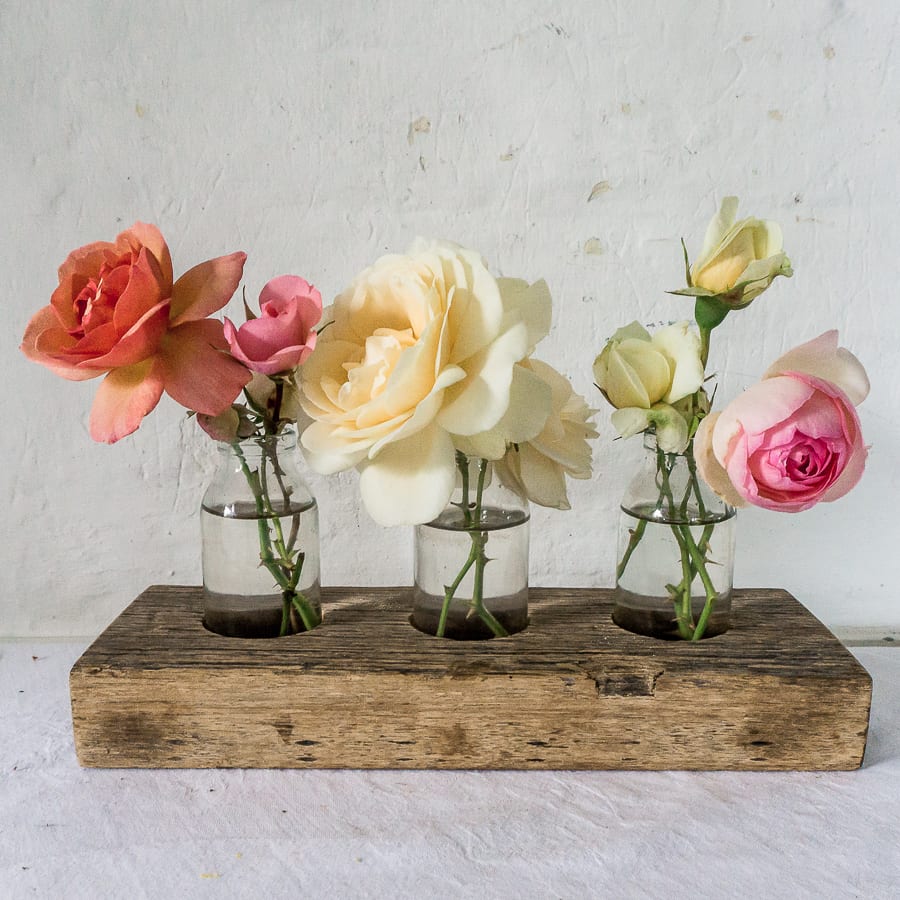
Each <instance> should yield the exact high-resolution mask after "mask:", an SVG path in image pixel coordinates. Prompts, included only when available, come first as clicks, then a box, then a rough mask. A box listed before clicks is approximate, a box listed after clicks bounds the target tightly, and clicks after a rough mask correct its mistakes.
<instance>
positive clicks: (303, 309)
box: [225, 275, 322, 375]
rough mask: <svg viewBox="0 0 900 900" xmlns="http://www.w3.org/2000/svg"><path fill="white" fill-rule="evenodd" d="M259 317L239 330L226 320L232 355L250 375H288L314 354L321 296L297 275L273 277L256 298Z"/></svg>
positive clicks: (249, 321) (226, 330)
mask: <svg viewBox="0 0 900 900" xmlns="http://www.w3.org/2000/svg"><path fill="white" fill-rule="evenodd" d="M259 311H260V315H259V317H258V318H256V319H250V320H248V321H247V322H244V324H243V325H241V327H240V328H235V326H234V324H233V323H232V322H231V321H230V320H229V319H225V338H226V340H227V341H228V346H229V347H230V348H231V353H232V356H234V357H235V359H239V360H240V361H241V362H242V363H243V364H244V365H245V366H246V367H247V368H248V369H250V370H251V371H253V372H261V373H262V374H263V375H277V374H280V373H283V372H290V371H291V369H293V368H295V367H296V366H299V365H300V364H301V363H302V362H304V361H305V360H306V358H307V357H308V356H309V355H310V353H312V352H313V349H314V348H315V346H316V332H315V331H313V329H314V328H315V326H316V325H317V324H318V322H319V319H320V318H321V317H322V295H321V294H320V293H319V292H318V291H317V290H316V288H314V287H313V286H312V285H311V284H310V283H309V282H308V281H306V280H305V279H303V278H299V277H298V276H296V275H281V276H280V277H278V278H273V279H272V280H271V281H270V282H269V283H268V284H267V285H266V286H265V287H264V288H263V289H262V292H261V293H260V295H259Z"/></svg>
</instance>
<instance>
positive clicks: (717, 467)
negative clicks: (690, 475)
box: [694, 413, 746, 506]
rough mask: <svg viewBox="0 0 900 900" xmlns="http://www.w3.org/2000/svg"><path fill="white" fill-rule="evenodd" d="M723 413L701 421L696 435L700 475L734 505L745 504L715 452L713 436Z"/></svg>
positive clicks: (696, 452) (695, 447) (695, 449)
mask: <svg viewBox="0 0 900 900" xmlns="http://www.w3.org/2000/svg"><path fill="white" fill-rule="evenodd" d="M720 415H721V413H712V414H711V415H709V416H707V417H706V418H705V419H703V421H702V422H701V423H700V426H699V428H698V429H697V433H696V434H695V435H694V458H695V459H696V461H697V471H698V472H699V473H700V477H701V478H702V479H703V480H704V481H705V482H706V483H707V484H708V485H709V486H710V487H711V488H712V489H713V490H714V491H715V492H716V493H717V494H718V495H719V496H720V497H721V498H722V499H723V500H724V501H725V502H726V503H730V504H731V505H732V506H745V505H746V504H745V501H744V498H743V497H742V496H741V495H740V494H739V493H738V492H737V491H736V490H735V489H734V485H733V484H732V483H731V479H730V478H729V477H728V473H727V472H726V471H725V469H724V468H723V467H722V464H721V463H720V462H719V460H718V459H716V455H715V453H714V452H713V441H712V436H713V432H714V431H715V427H716V422H718V420H719V416H720Z"/></svg>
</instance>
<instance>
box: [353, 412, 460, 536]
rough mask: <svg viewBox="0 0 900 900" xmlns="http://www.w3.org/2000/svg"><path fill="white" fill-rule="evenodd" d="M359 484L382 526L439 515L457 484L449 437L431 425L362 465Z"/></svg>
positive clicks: (413, 521)
mask: <svg viewBox="0 0 900 900" xmlns="http://www.w3.org/2000/svg"><path fill="white" fill-rule="evenodd" d="M360 472H361V474H360V479H359V486H360V491H361V493H362V499H363V503H364V504H365V507H366V509H367V510H368V512H369V515H370V516H371V517H372V518H373V519H374V520H375V521H376V522H378V524H379V525H417V524H421V523H423V522H430V521H431V520H432V519H434V518H436V517H437V516H438V515H439V514H440V512H441V510H443V509H444V507H445V506H446V505H447V503H448V502H449V500H450V495H451V494H452V493H453V488H454V487H455V486H456V465H455V450H454V447H453V441H452V440H451V439H450V436H449V435H448V434H447V433H446V432H445V431H444V430H443V429H441V428H440V427H438V426H437V425H431V426H430V427H428V428H425V429H423V430H422V431H419V432H417V433H416V434H415V435H413V436H412V437H408V438H406V439H405V440H402V441H398V442H396V443H393V444H390V445H389V446H388V447H385V448H384V450H382V452H381V453H380V454H379V455H378V456H377V457H376V458H375V459H374V460H367V461H365V462H363V463H361V464H360Z"/></svg>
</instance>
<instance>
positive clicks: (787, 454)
mask: <svg viewBox="0 0 900 900" xmlns="http://www.w3.org/2000/svg"><path fill="white" fill-rule="evenodd" d="M868 392H869V380H868V377H867V376H866V371H865V369H864V368H863V366H862V364H861V363H860V361H859V360H858V359H857V358H856V357H855V356H854V355H853V354H852V353H851V352H850V351H849V350H846V349H845V348H843V347H838V334H837V332H836V331H828V332H826V333H825V334H822V335H820V336H819V337H817V338H815V339H814V340H812V341H809V342H807V343H805V344H801V345H800V346H799V347H795V348H794V349H793V350H791V351H789V352H788V353H786V354H785V355H784V356H782V357H781V358H780V359H779V360H778V361H777V362H775V363H774V364H773V365H772V366H770V367H769V369H768V370H767V371H766V373H765V375H764V376H763V380H762V381H761V382H760V383H759V384H756V385H754V386H753V387H751V388H749V389H747V390H746V391H744V393H743V394H741V395H740V396H739V397H738V398H737V399H735V400H734V401H733V402H732V403H730V404H729V405H728V406H727V407H726V408H725V409H724V410H723V411H722V412H721V413H714V414H712V415H710V416H707V417H706V418H705V419H704V420H703V422H702V423H701V424H700V428H699V429H698V431H697V434H696V437H695V438H694V453H695V456H696V459H697V467H698V469H699V471H700V474H701V476H702V477H703V479H704V480H705V481H706V482H707V483H708V484H709V485H710V486H711V487H712V488H713V490H715V491H716V493H717V494H719V495H720V496H721V497H722V498H723V499H724V500H725V501H726V502H728V503H730V504H731V505H732V506H744V505H746V504H747V503H750V504H753V505H754V506H762V507H764V508H765V509H773V510H776V511H779V512H801V511H802V510H804V509H809V508H810V507H811V506H814V505H815V504H816V503H818V502H819V501H820V500H822V501H831V500H837V499H838V498H839V497H843V496H844V494H846V493H847V492H848V491H849V490H850V489H851V488H853V487H854V486H855V485H856V483H857V482H858V481H859V479H860V478H861V477H862V473H863V469H864V467H865V463H866V447H865V445H864V444H863V439H862V431H861V428H860V424H859V417H858V416H857V414H856V408H855V407H856V406H857V405H858V404H860V403H861V402H862V401H863V400H864V399H865V397H866V395H867V394H868Z"/></svg>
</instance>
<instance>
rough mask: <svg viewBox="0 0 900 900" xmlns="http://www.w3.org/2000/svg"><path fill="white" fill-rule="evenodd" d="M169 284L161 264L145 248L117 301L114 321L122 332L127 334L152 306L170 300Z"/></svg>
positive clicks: (119, 331)
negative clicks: (166, 281) (161, 269)
mask: <svg viewBox="0 0 900 900" xmlns="http://www.w3.org/2000/svg"><path fill="white" fill-rule="evenodd" d="M170 286H171V279H170V280H169V284H165V283H164V279H163V274H162V272H161V271H160V268H159V263H158V262H157V261H156V259H155V258H154V257H153V255H152V254H151V253H150V251H149V250H147V249H146V248H143V249H141V252H140V254H139V255H138V258H137V260H136V261H135V263H134V265H133V266H132V268H131V271H130V272H129V273H128V283H127V284H126V285H125V289H124V290H123V291H122V293H121V295H120V296H119V299H118V300H117V301H116V306H115V309H114V310H113V323H114V324H115V326H116V331H117V332H118V333H119V334H125V333H126V332H127V331H129V330H130V329H131V328H132V327H133V326H134V325H135V324H137V323H138V322H139V321H140V320H141V319H142V318H143V317H144V316H145V315H146V314H147V313H148V312H149V311H150V310H151V309H154V308H155V307H157V306H158V305H159V304H160V303H162V302H163V301H168V299H169V288H170Z"/></svg>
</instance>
